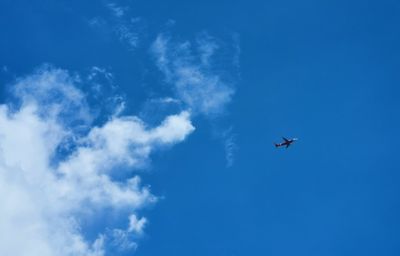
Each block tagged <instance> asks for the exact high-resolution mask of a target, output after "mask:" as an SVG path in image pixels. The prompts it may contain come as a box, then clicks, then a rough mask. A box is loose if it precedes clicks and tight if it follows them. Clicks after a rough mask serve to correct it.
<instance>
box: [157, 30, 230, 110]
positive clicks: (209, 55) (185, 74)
mask: <svg viewBox="0 0 400 256" xmlns="http://www.w3.org/2000/svg"><path fill="white" fill-rule="evenodd" d="M218 48H219V45H218V43H217V42H216V40H214V39H213V38H212V37H211V36H209V35H208V34H204V35H202V36H201V37H199V38H198V39H197V40H196V42H195V43H191V42H188V41H184V42H174V41H173V40H172V39H171V37H169V36H167V35H165V34H160V35H158V36H157V38H156V40H155V41H154V43H153V45H152V47H151V51H152V53H153V55H154V56H155V58H156V63H157V66H158V68H159V69H160V71H161V72H162V73H163V74H164V76H165V79H166V81H167V82H168V83H170V84H172V85H173V88H174V91H175V93H176V97H177V98H179V99H180V100H181V101H182V102H184V103H185V104H186V106H187V107H188V108H189V109H191V111H193V112H194V113H200V114H204V115H207V116H215V115H218V114H221V113H222V112H223V111H224V109H225V107H226V105H227V104H228V103H229V102H230V101H231V99H232V96H233V94H234V88H233V86H232V85H231V84H230V83H228V82H227V81H225V80H224V79H223V77H222V75H221V74H219V73H218V72H215V71H214V69H213V68H212V67H213V65H212V60H213V55H214V53H215V51H217V50H218Z"/></svg>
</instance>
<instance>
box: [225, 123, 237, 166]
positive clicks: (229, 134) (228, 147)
mask: <svg viewBox="0 0 400 256" xmlns="http://www.w3.org/2000/svg"><path fill="white" fill-rule="evenodd" d="M222 139H223V141H224V149H225V160H226V167H228V168H229V167H231V166H232V165H233V164H234V161H235V154H236V151H237V150H238V149H239V148H238V146H237V143H236V134H234V133H233V127H230V128H229V129H227V130H225V131H224V132H223V133H222Z"/></svg>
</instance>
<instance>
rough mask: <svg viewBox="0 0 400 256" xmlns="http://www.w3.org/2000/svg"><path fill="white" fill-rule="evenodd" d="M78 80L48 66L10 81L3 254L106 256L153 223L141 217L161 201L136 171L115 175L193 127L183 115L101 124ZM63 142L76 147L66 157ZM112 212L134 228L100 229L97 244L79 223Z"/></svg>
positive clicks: (2, 116)
mask: <svg viewBox="0 0 400 256" xmlns="http://www.w3.org/2000/svg"><path fill="white" fill-rule="evenodd" d="M80 79H81V78H80V77H79V76H78V75H71V74H70V73H69V72H67V71H65V70H61V69H56V68H52V67H44V68H42V69H40V70H38V71H37V72H35V73H34V74H32V75H29V76H26V77H24V78H21V79H19V80H18V81H17V82H16V84H15V85H13V86H14V87H15V91H14V92H15V95H14V96H15V97H16V98H17V99H18V100H19V104H18V105H16V106H15V105H13V106H11V105H10V104H3V105H0V202H1V204H2V205H1V208H2V210H1V212H0V235H1V237H2V239H1V241H0V255H41V256H50V255H60V256H66V255H68V256H70V255H74V256H75V255H76V256H102V255H105V254H106V252H107V248H109V246H112V245H109V243H116V244H119V245H121V246H122V245H123V246H124V248H125V249H134V248H136V246H137V244H136V240H135V239H137V238H139V237H140V235H141V234H142V232H143V228H144V227H145V225H146V222H147V220H146V218H145V217H141V218H138V217H137V216H138V212H139V211H140V209H142V208H143V207H146V206H147V205H149V204H153V203H154V202H156V201H157V198H156V197H155V196H154V195H153V194H152V193H151V191H150V189H149V187H147V186H144V185H142V183H141V179H140V177H139V176H138V175H132V174H129V176H127V178H124V179H115V175H116V174H118V172H121V171H123V170H124V168H120V167H122V166H124V167H125V169H130V170H134V169H135V168H140V167H141V166H143V165H142V164H143V163H144V162H146V161H148V159H149V157H150V154H151V152H153V151H154V150H157V149H158V148H159V147H160V146H163V147H164V146H165V145H173V144H175V143H179V142H181V141H183V140H185V138H186V137H187V136H188V135H189V134H190V133H191V132H193V130H194V127H193V126H192V124H191V121H190V114H189V113H188V112H185V111H182V112H181V113H178V114H171V115H169V116H166V117H165V119H164V121H163V122H162V123H161V124H160V125H157V126H154V127H149V126H148V125H146V124H145V123H144V122H143V121H142V120H140V119H139V118H138V117H135V116H109V118H108V119H106V121H104V122H103V123H99V124H96V125H94V124H93V120H94V119H95V117H94V116H93V111H91V110H90V104H88V102H87V100H86V99H87V96H86V95H85V93H83V92H82V91H81V90H80V89H79V88H78V84H79V82H80ZM77 124H79V127H81V126H82V125H83V126H84V127H85V128H84V129H80V130H78V129H76V127H77ZM65 143H72V144H73V146H72V147H71V150H70V151H68V152H63V153H62V154H64V156H63V157H59V154H61V153H60V152H59V151H58V150H57V149H58V148H60V147H62V146H63V144H65ZM130 173H131V172H130ZM110 209H111V210H113V211H114V212H115V213H117V214H118V216H119V217H120V218H125V219H126V220H127V223H128V225H127V228H126V229H122V230H121V229H118V227H117V226H116V223H113V222H112V221H109V222H107V224H105V223H96V226H97V227H98V230H99V231H98V233H97V236H96V237H97V238H95V239H92V240H88V239H87V237H86V236H85V232H86V230H85V229H84V227H83V226H82V225H81V223H82V220H85V219H91V217H92V216H95V215H97V214H102V213H104V212H106V211H108V210H110ZM114 225H115V226H114ZM107 230H114V232H111V233H112V234H113V235H111V234H110V232H107Z"/></svg>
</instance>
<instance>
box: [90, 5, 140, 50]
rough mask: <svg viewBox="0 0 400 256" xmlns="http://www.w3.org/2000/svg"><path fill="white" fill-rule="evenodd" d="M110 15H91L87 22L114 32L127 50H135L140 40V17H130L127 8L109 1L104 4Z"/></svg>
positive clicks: (103, 29) (108, 31)
mask: <svg viewBox="0 0 400 256" xmlns="http://www.w3.org/2000/svg"><path fill="white" fill-rule="evenodd" d="M105 8H106V9H108V10H109V12H110V15H108V16H105V17H93V18H91V19H90V20H89V21H88V23H89V25H90V26H91V27H93V28H96V29H98V30H99V31H104V32H107V34H108V33H112V34H114V36H115V37H116V38H117V39H118V40H119V41H120V42H121V43H123V44H125V45H126V46H127V48H128V49H129V50H135V49H136V48H137V47H138V45H139V42H140V33H141V31H142V27H143V24H142V19H141V18H140V17H131V16H130V15H129V10H130V9H129V8H128V7H124V6H120V5H118V4H117V3H114V2H110V3H107V4H105Z"/></svg>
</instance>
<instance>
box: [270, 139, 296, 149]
mask: <svg viewBox="0 0 400 256" xmlns="http://www.w3.org/2000/svg"><path fill="white" fill-rule="evenodd" d="M283 140H284V142H281V143H275V147H277V148H278V147H283V146H286V148H288V147H289V146H290V145H291V144H292V143H293V142H295V141H296V140H297V139H296V138H293V139H290V140H289V139H286V138H283Z"/></svg>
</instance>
